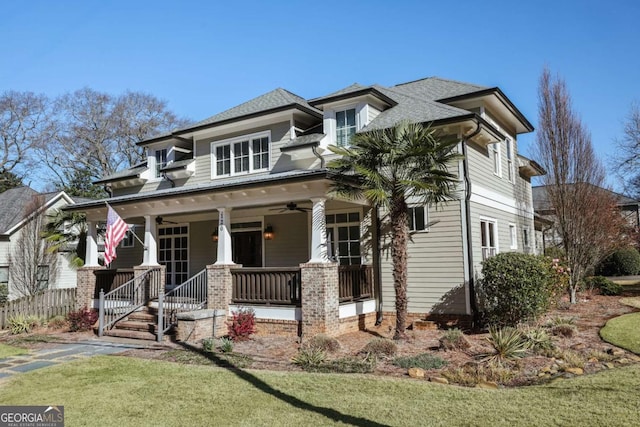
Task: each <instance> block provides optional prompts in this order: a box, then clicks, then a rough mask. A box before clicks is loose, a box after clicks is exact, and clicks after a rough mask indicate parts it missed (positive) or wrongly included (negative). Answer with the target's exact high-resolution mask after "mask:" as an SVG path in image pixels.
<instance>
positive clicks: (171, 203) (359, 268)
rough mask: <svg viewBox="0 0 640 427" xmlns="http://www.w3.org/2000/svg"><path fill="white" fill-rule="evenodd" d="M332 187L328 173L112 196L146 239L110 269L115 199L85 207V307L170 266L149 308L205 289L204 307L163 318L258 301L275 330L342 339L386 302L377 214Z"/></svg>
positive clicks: (260, 315) (131, 244)
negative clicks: (106, 241)
mask: <svg viewBox="0 0 640 427" xmlns="http://www.w3.org/2000/svg"><path fill="white" fill-rule="evenodd" d="M329 185H330V181H329V180H328V179H326V178H325V179H312V180H296V182H280V183H278V185H264V184H263V185H260V186H255V187H253V188H252V187H247V186H245V187H243V188H237V189H233V188H232V189H229V188H228V187H227V188H225V189H216V190H212V191H207V192H198V193H196V194H188V193H187V194H184V193H176V192H168V193H169V194H167V195H166V196H165V197H160V198H149V199H147V200H145V199H144V198H142V199H141V198H135V197H131V196H120V197H115V198H112V199H110V200H108V202H109V204H110V205H111V206H112V207H113V208H114V209H115V210H116V211H117V212H118V214H119V215H120V216H121V217H122V218H123V219H124V220H125V221H126V222H127V223H128V224H131V225H133V228H132V232H134V233H136V235H137V236H138V237H139V238H140V240H141V241H143V242H144V245H142V244H140V243H139V242H138V241H136V239H135V238H133V236H128V237H127V238H126V239H125V241H123V242H122V243H121V245H119V247H118V248H117V255H118V257H117V259H116V261H115V262H114V263H113V264H112V265H111V266H109V268H104V267H102V266H100V262H99V259H98V252H97V232H96V230H97V227H96V226H95V224H97V223H99V222H103V221H104V218H105V217H106V205H105V204H104V203H102V205H94V206H92V207H91V208H85V209H86V210H85V212H86V213H87V218H88V220H89V222H90V226H89V230H90V233H89V236H88V239H87V248H88V251H89V253H88V256H87V262H86V265H85V267H84V268H83V269H81V271H80V272H79V280H78V284H79V288H80V287H82V288H91V287H92V289H87V290H86V292H84V291H81V292H80V294H79V305H87V306H93V307H96V308H98V307H99V306H100V299H101V298H100V293H101V291H102V293H103V295H106V301H109V293H112V294H113V293H114V291H117V289H119V288H122V287H123V286H124V285H125V284H127V283H132V282H135V276H136V275H137V274H142V273H143V272H145V271H147V270H157V269H160V271H162V273H160V275H159V276H158V280H160V281H161V282H162V283H161V284H157V285H155V287H156V288H157V291H156V292H151V293H149V292H147V293H148V294H149V295H148V298H149V301H147V304H149V303H151V304H154V303H155V304H156V305H157V304H159V302H158V300H159V299H160V294H163V295H162V296H163V297H164V301H165V302H164V303H163V304H164V305H166V304H167V303H166V301H168V300H170V299H171V297H173V298H174V299H175V298H176V297H178V296H180V295H190V296H194V295H195V294H201V295H198V298H196V299H198V301H197V304H195V305H191V306H189V305H184V304H183V305H184V307H182V309H181V308H179V307H169V310H172V311H174V313H171V314H170V315H169V316H167V314H166V313H163V317H165V318H168V319H170V320H171V321H175V319H176V314H177V312H178V311H184V310H183V309H186V308H194V307H197V308H202V309H210V310H218V313H219V312H224V313H225V315H226V316H228V315H229V314H230V313H231V312H232V311H233V310H235V309H236V308H238V307H252V308H253V309H254V310H255V312H256V317H257V319H258V325H259V328H260V325H263V326H264V328H263V329H264V331H263V332H265V333H268V332H278V327H277V326H274V325H284V327H283V328H281V329H286V330H291V329H294V328H293V326H296V327H295V329H296V331H297V333H298V334H307V335H308V334H314V333H318V332H323V333H328V334H333V335H335V334H338V333H340V332H341V331H343V330H345V328H347V327H344V326H343V327H341V324H347V323H348V320H349V318H354V320H355V321H356V322H357V323H359V324H362V321H361V317H362V316H364V315H367V314H371V316H369V317H370V318H373V317H374V313H375V311H376V308H377V305H376V303H375V289H376V282H375V278H376V274H375V271H376V270H375V268H374V267H373V264H374V256H373V254H374V253H375V249H374V243H375V242H376V241H377V239H376V237H375V218H372V211H371V209H370V208H369V207H368V206H366V205H363V204H357V203H352V202H347V201H343V200H335V199H330V198H328V197H327V193H328V190H329ZM140 195H141V194H138V195H137V196H140ZM160 276H161V277H160ZM196 277H200V278H201V279H200V280H198V281H197V282H198V283H197V284H195V282H196V281H194V280H193V279H194V278H196ZM85 282H86V285H85ZM91 282H93V286H91ZM203 283H204V284H203ZM194 286H195V287H199V289H206V291H197V290H195V289H194ZM130 287H131V285H130ZM167 297H169V299H167ZM103 298H104V297H103ZM103 301H104V299H103ZM103 303H104V302H103ZM107 304H108V302H107ZM111 304H113V303H111ZM163 308H165V310H163V311H166V307H163ZM103 309H104V307H103ZM107 309H108V307H107ZM226 316H225V317H226ZM224 332H226V328H225V330H224Z"/></svg>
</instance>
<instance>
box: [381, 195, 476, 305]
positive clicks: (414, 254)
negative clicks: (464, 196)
mask: <svg viewBox="0 0 640 427" xmlns="http://www.w3.org/2000/svg"><path fill="white" fill-rule="evenodd" d="M429 220H430V221H437V222H436V223H435V224H433V225H432V226H431V227H430V229H429V231H428V232H419V233H415V234H414V235H413V241H412V242H410V243H409V262H408V286H407V291H408V297H409V312H411V313H429V312H437V313H439V312H447V313H460V314H463V313H465V312H466V298H465V290H464V265H463V262H464V261H463V250H462V227H461V221H460V202H449V203H448V204H447V205H445V206H444V207H443V208H439V209H438V210H436V209H434V208H430V209H429ZM388 240H389V239H388V238H387V239H386V243H389V242H388ZM381 263H382V298H383V309H384V310H385V311H394V310H395V306H394V304H395V303H394V301H395V291H394V288H393V276H392V260H391V251H390V250H385V251H383V253H382V260H381Z"/></svg>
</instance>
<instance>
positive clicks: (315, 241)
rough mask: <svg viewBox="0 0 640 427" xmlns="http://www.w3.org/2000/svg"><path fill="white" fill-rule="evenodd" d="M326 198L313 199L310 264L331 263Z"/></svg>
mask: <svg viewBox="0 0 640 427" xmlns="http://www.w3.org/2000/svg"><path fill="white" fill-rule="evenodd" d="M326 200H327V199H325V198H321V197H319V198H313V199H311V201H312V202H313V208H312V209H311V259H310V260H309V263H324V262H329V257H328V256H327V222H326V218H325V209H324V203H325V201H326Z"/></svg>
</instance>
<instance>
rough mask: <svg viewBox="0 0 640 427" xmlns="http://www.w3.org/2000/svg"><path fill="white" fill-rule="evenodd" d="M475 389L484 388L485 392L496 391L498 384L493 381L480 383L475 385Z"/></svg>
mask: <svg viewBox="0 0 640 427" xmlns="http://www.w3.org/2000/svg"><path fill="white" fill-rule="evenodd" d="M476 388H484V389H487V390H497V389H498V383H496V382H493V381H480V382H479V383H478V384H476Z"/></svg>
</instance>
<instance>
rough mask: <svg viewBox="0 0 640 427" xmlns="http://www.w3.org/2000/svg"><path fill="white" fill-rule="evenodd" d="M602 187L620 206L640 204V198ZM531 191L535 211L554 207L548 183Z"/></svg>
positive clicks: (532, 188)
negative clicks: (548, 190) (550, 199)
mask: <svg viewBox="0 0 640 427" xmlns="http://www.w3.org/2000/svg"><path fill="white" fill-rule="evenodd" d="M569 185H574V184H569ZM589 185H591V184H589ZM593 187H595V186H593ZM596 188H599V187H596ZM600 189H601V190H605V191H606V192H608V193H609V194H610V195H611V196H612V197H613V198H614V199H615V200H616V203H617V205H618V207H623V206H629V205H640V200H636V199H633V198H631V197H629V196H625V195H624V194H620V193H616V192H615V191H611V190H607V189H606V188H600ZM531 193H532V196H533V210H534V211H542V212H544V211H549V210H551V209H552V206H551V202H550V201H549V194H548V193H547V186H546V185H538V186H535V187H531Z"/></svg>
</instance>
